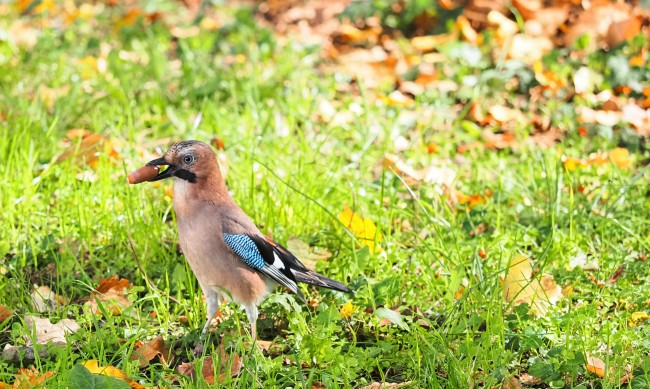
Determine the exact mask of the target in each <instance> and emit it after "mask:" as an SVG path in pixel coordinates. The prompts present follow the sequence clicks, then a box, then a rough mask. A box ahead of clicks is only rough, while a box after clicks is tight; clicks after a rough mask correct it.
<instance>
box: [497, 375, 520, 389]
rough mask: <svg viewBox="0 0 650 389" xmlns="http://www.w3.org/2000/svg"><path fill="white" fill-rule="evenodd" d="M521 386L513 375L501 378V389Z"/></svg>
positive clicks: (512, 388) (516, 388)
mask: <svg viewBox="0 0 650 389" xmlns="http://www.w3.org/2000/svg"><path fill="white" fill-rule="evenodd" d="M519 388H521V384H519V380H518V379H517V378H515V377H509V378H506V379H505V380H503V383H502V384H501V389H519Z"/></svg>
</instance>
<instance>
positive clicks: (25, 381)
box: [7, 366, 54, 389]
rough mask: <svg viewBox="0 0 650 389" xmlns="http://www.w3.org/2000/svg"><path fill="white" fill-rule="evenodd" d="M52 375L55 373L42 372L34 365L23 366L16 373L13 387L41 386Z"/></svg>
mask: <svg viewBox="0 0 650 389" xmlns="http://www.w3.org/2000/svg"><path fill="white" fill-rule="evenodd" d="M52 376H54V373H52V372H49V371H48V372H45V373H43V374H40V373H39V372H38V371H37V370H36V368H35V367H33V366H32V367H31V368H30V369H25V368H21V369H18V373H16V381H15V382H14V385H13V388H20V389H23V388H24V389H28V388H36V387H41V385H42V384H43V383H44V382H45V381H47V380H48V379H50V378H52ZM7 387H8V386H7Z"/></svg>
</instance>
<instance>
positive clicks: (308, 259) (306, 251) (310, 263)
mask: <svg viewBox="0 0 650 389" xmlns="http://www.w3.org/2000/svg"><path fill="white" fill-rule="evenodd" d="M287 250H289V251H290V252H291V253H293V255H295V256H296V257H297V258H298V259H299V260H300V261H302V262H303V263H304V264H305V266H307V268H308V269H311V270H314V269H315V268H316V262H318V261H325V260H327V259H329V258H331V257H332V253H330V252H329V250H327V249H325V248H320V249H319V248H315V247H312V246H310V245H309V243H307V242H305V241H303V240H301V239H299V238H296V237H291V238H289V240H288V241H287Z"/></svg>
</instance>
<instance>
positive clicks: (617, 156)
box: [609, 147, 632, 169]
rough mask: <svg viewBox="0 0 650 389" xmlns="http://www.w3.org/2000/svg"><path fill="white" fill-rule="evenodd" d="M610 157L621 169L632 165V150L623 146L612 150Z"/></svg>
mask: <svg viewBox="0 0 650 389" xmlns="http://www.w3.org/2000/svg"><path fill="white" fill-rule="evenodd" d="M609 158H610V159H611V160H612V162H613V163H614V165H616V166H618V167H619V168H621V169H628V168H629V167H630V166H631V165H632V159H631V157H630V152H629V151H628V150H627V149H625V148H622V147H617V148H615V149H614V150H610V152H609Z"/></svg>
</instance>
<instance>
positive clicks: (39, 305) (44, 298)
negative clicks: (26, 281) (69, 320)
mask: <svg viewBox="0 0 650 389" xmlns="http://www.w3.org/2000/svg"><path fill="white" fill-rule="evenodd" d="M30 296H31V298H32V308H34V310H35V311H36V312H39V313H43V312H47V311H52V310H54V309H56V306H57V305H65V304H67V303H68V299H66V298H65V297H63V296H59V295H57V294H56V293H54V292H52V290H50V288H49V287H47V286H38V287H37V288H36V289H34V291H33V292H32V293H31V294H30Z"/></svg>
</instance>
